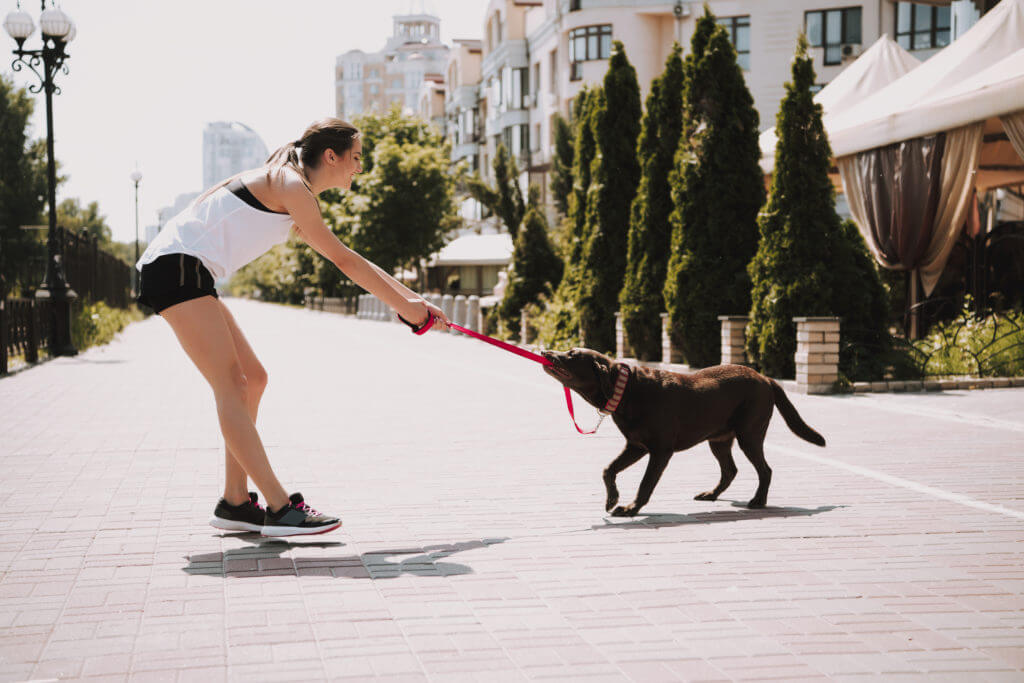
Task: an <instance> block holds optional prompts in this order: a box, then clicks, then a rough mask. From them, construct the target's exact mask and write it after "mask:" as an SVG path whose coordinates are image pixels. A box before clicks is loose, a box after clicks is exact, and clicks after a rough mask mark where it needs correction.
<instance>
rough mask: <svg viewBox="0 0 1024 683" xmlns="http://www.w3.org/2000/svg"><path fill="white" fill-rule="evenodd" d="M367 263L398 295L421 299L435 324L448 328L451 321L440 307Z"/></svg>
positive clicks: (371, 263)
mask: <svg viewBox="0 0 1024 683" xmlns="http://www.w3.org/2000/svg"><path fill="white" fill-rule="evenodd" d="M367 263H369V264H370V266H371V267H372V268H373V269H374V270H376V271H377V274H378V275H380V276H381V278H382V279H383V280H384V282H386V283H387V284H389V285H390V286H391V287H392V288H393V289H394V290H395V291H396V292H398V294H399V295H400V296H403V297H406V298H416V299H419V300H421V301H422V302H423V303H424V305H426V307H427V310H429V311H430V312H431V313H433V314H434V317H435V318H437V324H438V325H440V329H447V328H448V325H449V324H451V323H450V322H449V320H448V316H446V315H445V314H444V311H442V310H441V309H440V308H438V307H437V306H435V305H434V304H432V303H430V302H429V301H427V300H426V299H424V298H423V297H422V296H420V295H419V294H417V293H416V292H414V291H412V290H411V289H409V288H408V287H406V286H405V285H403V284H402V283H401V282H399V281H398V280H396V279H395V278H393V277H391V276H390V275H388V274H387V273H385V272H384V271H383V270H381V268H380V266H378V265H377V264H376V263H373V262H372V261H367Z"/></svg>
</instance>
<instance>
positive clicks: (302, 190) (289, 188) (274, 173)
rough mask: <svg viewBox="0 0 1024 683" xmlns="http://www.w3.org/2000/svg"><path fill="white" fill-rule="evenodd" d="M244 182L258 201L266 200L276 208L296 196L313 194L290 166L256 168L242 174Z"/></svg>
mask: <svg viewBox="0 0 1024 683" xmlns="http://www.w3.org/2000/svg"><path fill="white" fill-rule="evenodd" d="M242 182H243V183H245V186H246V187H248V188H249V191H250V192H252V193H253V194H254V195H256V198H257V199H260V200H261V201H263V200H264V198H266V199H267V200H270V203H272V204H274V205H276V206H280V205H282V204H284V203H285V202H286V201H287V200H288V199H291V198H295V197H296V196H301V195H310V194H311V193H310V191H309V188H308V187H307V186H306V183H305V180H304V179H303V178H302V176H301V175H300V174H299V173H298V171H296V170H295V169H293V168H291V167H290V166H263V167H260V168H254V169H252V170H250V171H246V172H245V173H244V174H242ZM264 203H265V204H267V203H268V202H266V201H264ZM275 210H276V209H275Z"/></svg>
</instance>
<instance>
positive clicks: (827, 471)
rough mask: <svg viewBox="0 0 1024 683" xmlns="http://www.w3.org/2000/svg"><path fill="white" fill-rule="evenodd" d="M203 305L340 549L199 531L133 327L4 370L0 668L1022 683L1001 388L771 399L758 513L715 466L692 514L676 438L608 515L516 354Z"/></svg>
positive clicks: (203, 676) (183, 389)
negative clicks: (782, 406) (653, 481)
mask: <svg viewBox="0 0 1024 683" xmlns="http://www.w3.org/2000/svg"><path fill="white" fill-rule="evenodd" d="M229 305H230V306H231V308H232V310H234V311H235V313H236V316H237V318H238V320H239V322H240V324H241V326H242V327H243V329H245V330H246V332H247V334H248V335H249V338H250V341H251V342H252V344H253V346H254V347H255V349H256V351H257V353H258V354H259V355H260V356H261V358H262V359H263V362H264V364H265V365H266V367H267V369H268V370H269V374H270V384H269V387H268V391H267V394H266V395H265V398H264V402H263V405H262V407H261V413H260V418H259V424H260V429H261V432H262V434H263V437H264V441H265V444H266V446H267V449H268V452H269V453H270V455H271V460H272V462H273V463H274V465H275V467H276V469H277V471H278V473H279V475H280V477H281V478H282V480H283V481H284V482H285V484H286V486H287V487H289V488H290V489H291V490H301V491H302V492H303V494H304V495H305V496H306V498H307V499H308V500H309V501H310V502H311V503H312V504H313V505H314V506H315V507H317V508H320V509H323V510H326V511H329V512H336V513H338V514H340V515H342V517H343V519H344V521H345V526H344V527H343V530H342V531H340V532H336V533H333V534H328V535H324V536H318V537H315V538H307V539H301V540H295V541H267V540H261V539H260V537H258V536H256V535H251V534H225V535H221V534H219V533H217V532H216V531H215V530H214V529H211V528H210V527H208V526H207V525H206V522H207V519H208V517H209V515H210V513H211V511H212V507H213V504H214V502H215V501H216V498H217V496H218V495H219V493H220V482H221V472H222V468H223V455H222V448H223V447H222V443H221V440H220V436H219V432H218V429H217V421H216V416H215V413H214V410H213V403H212V395H211V393H210V391H209V389H208V388H207V387H206V385H205V384H204V383H203V381H202V379H201V378H200V376H199V374H198V372H197V371H196V370H195V369H194V368H193V367H192V366H191V365H190V364H189V362H188V361H187V359H186V358H185V357H184V355H183V353H182V352H181V351H180V349H179V348H178V347H177V346H176V342H175V341H174V339H173V336H172V334H171V332H170V329H169V328H168V327H167V325H166V324H165V323H164V322H163V321H162V320H160V319H158V318H154V319H149V320H147V321H145V322H142V323H138V324H135V325H133V326H131V327H130V328H129V329H128V330H126V331H125V332H124V333H123V334H122V335H121V336H120V337H119V338H118V339H117V340H116V341H115V342H114V343H112V344H110V345H109V346H107V347H103V348H98V349H92V350H89V351H88V352H86V353H83V354H81V355H80V356H78V357H76V358H68V359H59V360H56V361H53V362H50V363H46V364H44V365H42V366H39V367H36V368H32V369H30V370H27V371H24V372H21V373H18V374H16V375H14V376H12V377H9V378H6V379H2V380H0V415H3V420H2V426H0V468H2V469H0V472H2V481H3V484H4V488H5V490H6V493H7V496H6V500H5V505H4V506H3V508H2V510H0V680H3V681H16V680H23V679H47V678H86V679H96V680H127V679H131V680H133V681H134V680H142V681H145V680H201V681H207V680H245V681H253V680H255V681H259V680H268V681H282V680H298V679H307V680H308V679H313V680H319V679H327V678H329V679H335V680H342V679H345V678H351V679H367V678H371V677H381V678H388V679H393V680H437V681H441V680H443V681H448V680H460V681H461V680H481V679H486V680H487V681H488V682H489V683H490V682H492V681H503V680H524V679H545V678H549V679H563V680H564V679H587V680H595V681H601V680H608V681H622V680H635V681H667V680H747V679H751V680H754V679H767V680H786V681H789V680H804V679H824V678H833V679H839V680H846V679H849V680H866V679H867V678H869V677H878V676H884V677H885V678H887V679H894V680H902V679H905V678H909V679H913V678H927V679H929V680H932V679H939V680H967V679H969V680H994V681H1002V680H1007V681H1021V680H1024V654H1022V653H1024V448H1022V447H1021V446H1020V444H1021V442H1022V432H1024V418H1022V417H1021V416H1022V414H1024V411H1022V408H1024V390H1022V389H998V390H990V391H981V392H971V393H968V392H946V393H943V394H941V395H937V394H893V395H857V396H848V397H806V396H798V395H791V398H792V399H793V402H794V403H795V404H796V405H797V407H798V409H799V410H800V411H801V413H802V415H803V416H804V418H805V419H806V420H807V422H808V423H809V424H811V425H812V426H814V427H815V428H816V429H818V430H819V431H821V432H822V433H823V434H824V435H825V436H826V438H827V439H828V440H829V447H828V448H827V449H824V450H822V449H818V448H815V447H814V446H811V445H809V444H807V443H805V442H802V441H800V440H799V439H797V438H796V437H795V436H793V435H792V434H790V433H789V432H788V431H787V430H786V428H785V426H784V425H783V423H782V421H781V419H779V418H778V417H776V420H775V422H774V423H773V426H772V429H771V431H770V433H769V437H768V442H767V455H768V460H769V463H770V464H771V465H772V467H773V469H774V479H773V483H772V489H771V493H770V495H769V501H768V502H769V507H768V508H766V509H764V510H757V511H752V510H747V509H746V508H745V507H742V505H741V503H742V502H745V501H746V500H747V499H748V498H749V497H750V496H751V495H752V494H753V491H754V489H755V487H756V477H755V475H754V472H753V470H752V468H751V467H750V466H749V464H748V463H746V462H745V460H743V458H742V456H741V455H740V454H738V453H737V462H738V464H739V468H740V473H739V476H738V477H737V480H736V481H735V483H734V484H733V485H732V487H731V488H730V489H729V490H728V491H727V492H726V494H725V498H724V499H722V500H719V501H717V502H713V503H712V502H700V501H694V500H693V499H692V498H693V495H694V494H695V493H697V492H699V491H703V490H705V489H707V488H709V485H711V484H714V482H715V481H717V476H718V475H717V465H716V464H715V462H714V460H713V458H712V457H711V455H710V452H709V451H708V449H707V447H706V446H699V447H697V448H696V449H694V451H693V452H691V453H687V454H680V455H677V456H676V458H675V459H674V460H673V462H672V464H671V466H670V467H669V469H668V471H667V472H666V474H665V476H664V477H663V478H662V481H661V484H660V485H659V487H658V488H657V490H656V491H655V494H654V497H653V499H652V500H651V502H650V504H649V505H648V506H647V507H646V508H645V510H644V512H645V513H646V514H644V515H641V516H640V517H637V518H635V519H633V520H622V519H613V518H609V517H606V516H605V515H604V514H603V509H602V504H603V499H604V494H603V488H602V485H601V483H600V472H601V469H602V468H603V467H604V466H605V465H606V464H607V463H608V462H609V461H610V460H611V459H612V457H614V455H616V454H617V452H618V448H619V447H620V443H621V437H620V436H619V435H618V433H617V431H616V430H615V428H614V426H613V425H611V424H610V423H608V424H606V425H604V426H603V427H602V429H601V431H600V433H599V434H598V435H597V436H595V437H589V438H583V437H580V436H578V435H576V433H575V431H574V430H573V429H572V427H571V425H570V423H569V421H568V417H567V416H566V414H565V409H564V405H563V404H562V403H561V401H562V394H561V393H560V391H559V390H558V388H557V386H556V385H555V383H554V382H553V381H552V380H551V379H550V378H548V377H546V376H545V375H543V373H541V371H540V370H539V369H538V368H537V367H536V366H534V365H532V364H530V363H528V362H526V361H523V360H522V359H519V358H515V357H513V356H512V355H510V354H504V353H501V352H500V351H497V350H495V349H492V348H490V347H488V346H486V345H484V344H481V343H479V342H476V341H473V340H470V339H466V338H456V337H454V336H449V335H440V334H431V335H427V336H426V337H424V338H414V337H413V336H412V335H410V334H409V333H408V331H407V330H406V329H405V328H404V327H402V326H398V325H391V324H386V323H376V322H366V321H357V320H353V319H348V318H343V317H341V316H337V315H333V314H325V313H315V312H308V311H303V310H298V309H294V308H287V307H280V306H271V305H266V304H258V303H252V302H245V301H238V300H229ZM579 403H580V402H578V404H579ZM581 412H582V413H583V417H582V421H583V422H590V421H592V420H593V419H594V416H593V411H592V410H589V409H587V408H585V407H584V408H583V409H582V410H581ZM642 471H643V462H641V463H640V464H638V465H637V466H635V467H634V468H632V469H631V470H627V471H626V472H624V473H623V474H622V475H621V476H620V489H621V491H622V493H623V497H624V499H627V500H628V499H629V498H630V497H631V496H632V494H633V492H634V491H635V489H636V486H637V484H638V483H639V479H640V476H641V474H642Z"/></svg>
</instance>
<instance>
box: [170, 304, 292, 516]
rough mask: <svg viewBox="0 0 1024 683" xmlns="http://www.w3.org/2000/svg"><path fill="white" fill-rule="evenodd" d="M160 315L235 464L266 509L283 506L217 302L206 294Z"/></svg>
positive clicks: (283, 494) (283, 498)
mask: <svg viewBox="0 0 1024 683" xmlns="http://www.w3.org/2000/svg"><path fill="white" fill-rule="evenodd" d="M160 315H161V316H162V317H163V318H164V320H166V321H167V322H168V323H170V325H171V328H172V329H173V330H174V333H175V334H176V335H177V337H178V341H179V342H180V343H181V346H182V348H183V349H185V353H187V354H188V356H189V358H191V359H192V362H193V363H195V365H196V367H197V368H198V369H199V372H200V373H202V375H203V377H205V378H206V381H207V382H209V384H210V387H211V388H212V389H213V396H214V399H215V400H216V402H217V417H218V418H219V420H220V429H221V432H222V433H223V434H224V442H225V443H226V444H227V447H228V448H229V449H230V451H231V453H232V455H234V457H235V460H236V461H238V462H239V463H240V464H241V466H242V468H243V469H244V470H245V472H246V473H247V474H248V475H249V477H250V478H251V479H252V480H253V483H255V484H256V487H257V488H258V489H259V490H260V491H261V492H262V493H263V498H264V499H265V500H266V501H267V504H268V505H269V506H270V507H271V508H273V509H278V508H281V507H282V506H285V505H287V504H288V494H287V493H286V492H285V490H284V488H283V487H282V486H281V483H280V482H279V481H278V480H277V476H275V475H274V471H273V470H272V469H271V468H270V462H269V461H268V460H267V454H266V451H264V450H263V444H262V443H261V442H260V437H259V434H258V433H257V432H256V426H255V425H254V424H253V420H252V417H250V415H249V407H248V403H249V387H248V382H247V380H246V377H245V373H244V372H243V370H242V363H241V361H240V359H239V357H238V352H237V351H236V349H235V343H234V340H233V339H232V336H231V330H230V328H229V326H228V322H227V320H226V319H225V317H224V311H223V307H222V304H221V303H220V301H218V300H217V299H216V298H214V297H212V296H203V297H199V298H198V299H190V300H189V301H183V302H182V303H180V304H175V305H174V306H171V307H170V308H166V309H164V310H163V311H162V312H161V314H160Z"/></svg>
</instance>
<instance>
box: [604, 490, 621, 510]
mask: <svg viewBox="0 0 1024 683" xmlns="http://www.w3.org/2000/svg"><path fill="white" fill-rule="evenodd" d="M618 502H619V492H618V491H609V492H608V500H606V501H605V503H604V509H605V511H606V512H611V509H612V508H613V507H615V504H616V503H618Z"/></svg>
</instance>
